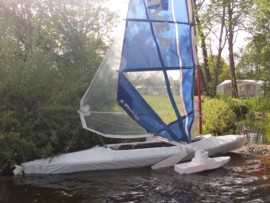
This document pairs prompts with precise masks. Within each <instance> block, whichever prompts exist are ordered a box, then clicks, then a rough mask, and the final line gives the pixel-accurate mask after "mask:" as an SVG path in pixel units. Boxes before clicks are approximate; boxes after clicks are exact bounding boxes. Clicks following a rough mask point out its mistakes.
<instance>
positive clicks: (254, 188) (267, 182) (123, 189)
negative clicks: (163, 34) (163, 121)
mask: <svg viewBox="0 0 270 203" xmlns="http://www.w3.org/2000/svg"><path fill="white" fill-rule="evenodd" d="M230 156H231V161H230V162H229V163H228V164H227V165H225V166H224V167H222V168H220V169H216V170H212V171H205V172H200V173H197V174H190V175H180V174H177V173H176V172H174V171H173V168H167V169H164V170H157V171H153V170H151V169H149V168H140V169H128V170H111V171H97V172H84V173H74V174H65V175H36V176H23V177H21V178H17V177H0V186H1V187H0V202H1V203H5V202H10V203H17V202H18V203H19V202H20V203H24V202H25V203H31V202H49V203H54V202H57V203H58V202H60V203H61V202H65V203H69V202H70V203H71V202H72V203H73V202H76V203H88V202H91V203H92V202H153V203H156V202H164V203H165V202H184V203H189V202H190V203H194V202H213V203H214V202H226V203H228V202H229V203H230V202H250V203H253V202H254V203H258V202H270V160H269V158H266V157H251V156H248V155H241V154H230Z"/></svg>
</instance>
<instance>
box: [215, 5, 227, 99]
mask: <svg viewBox="0 0 270 203" xmlns="http://www.w3.org/2000/svg"><path fill="white" fill-rule="evenodd" d="M225 3H226V0H223V11H222V19H221V26H220V34H219V39H218V40H219V42H218V54H217V58H216V65H215V69H214V78H213V94H214V95H216V93H217V85H218V75H219V72H220V60H221V53H222V50H223V48H224V44H222V38H223V32H224V27H225V10H226V6H225V5H226V4H225ZM225 41H226V40H225Z"/></svg>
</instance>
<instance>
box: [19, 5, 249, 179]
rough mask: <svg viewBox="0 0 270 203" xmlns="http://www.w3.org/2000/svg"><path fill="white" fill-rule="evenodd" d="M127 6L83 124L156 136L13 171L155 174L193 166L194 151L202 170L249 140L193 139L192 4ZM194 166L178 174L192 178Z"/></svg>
mask: <svg viewBox="0 0 270 203" xmlns="http://www.w3.org/2000/svg"><path fill="white" fill-rule="evenodd" d="M122 8H123V7H122ZM127 8H128V9H127V15H126V20H125V22H124V26H123V28H124V30H123V36H121V37H119V38H118V39H117V40H116V41H115V44H114V46H112V48H111V49H110V50H109V52H108V53H107V54H106V56H105V57H104V59H103V62H102V63H101V65H100V68H99V69H98V71H97V73H96V75H95V77H94V78H93V80H92V82H91V84H90V87H89V88H88V90H87V91H86V93H85V95H84V96H83V98H82V100H81V102H80V110H79V114H80V118H81V121H82V125H83V127H84V128H85V129H87V130H89V131H91V132H93V133H96V134H97V135H101V136H104V137H110V138H123V139H128V138H143V137H151V138H152V137H154V138H152V139H151V140H149V139H146V140H148V141H144V142H133V143H121V144H111V145H106V146H96V147H93V148H91V149H88V150H83V151H79V152H73V153H68V154H63V155H60V156H56V157H53V158H47V159H40V160H35V161H30V162H26V163H23V164H22V165H21V166H17V167H16V169H15V171H14V173H15V174H22V173H24V174H59V173H72V172H81V171H89V170H107V169H122V168H134V167H146V166H152V168H153V169H158V168H163V167H168V166H174V165H175V164H177V163H178V162H185V161H189V160H191V159H192V158H193V157H194V154H195V151H196V150H203V151H199V152H201V153H200V154H201V155H202V156H201V157H199V158H198V157H197V158H195V159H194V160H195V162H194V161H193V165H194V163H196V164H198V163H200V164H201V165H199V166H196V167H197V168H195V169H194V168H193V169H191V168H190V172H192V171H200V170H204V169H212V168H215V167H216V166H217V167H218V166H220V164H217V163H215V164H214V165H213V164H212V165H211V159H209V158H207V157H205V154H207V155H208V154H209V156H212V155H216V154H221V153H226V152H228V151H231V150H234V149H237V148H240V147H242V146H243V145H244V144H245V143H246V141H247V138H246V136H245V135H226V136H217V137H213V136H202V137H201V139H198V141H194V139H195V136H194V135H195V128H196V120H197V118H198V116H197V115H196V114H198V113H196V112H198V110H197V109H196V108H195V106H196V105H195V101H194V81H195V75H196V72H197V68H198V67H199V62H198V57H197V52H196V43H195V42H196V39H195V25H194V20H193V9H192V4H191V0H158V1H156V0H130V2H129V5H128V6H127ZM118 31H119V30H118ZM199 89H200V88H199ZM199 100H200V98H199ZM199 106H200V105H199ZM199 112H200V110H199ZM166 114H168V115H166ZM154 135H155V136H154ZM205 152H206V153H205ZM202 160H204V161H202ZM206 163H207V164H206ZM224 163H225V162H224V161H223V162H222V163H221V165H222V164H224ZM189 167H190V166H189V165H185V167H184V168H185V169H186V170H182V169H181V170H180V169H179V170H178V172H179V171H180V173H188V172H189ZM176 168H177V167H176ZM178 168H181V167H180V166H179V167H178ZM176 171H177V170H176Z"/></svg>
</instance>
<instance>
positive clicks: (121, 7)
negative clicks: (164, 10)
mask: <svg viewBox="0 0 270 203" xmlns="http://www.w3.org/2000/svg"><path fill="white" fill-rule="evenodd" d="M128 3H129V0H117V3H115V1H114V0H111V1H110V2H109V4H108V5H109V8H111V9H112V10H113V11H116V12H118V13H119V16H120V19H122V20H121V21H120V24H118V26H117V27H116V28H115V32H114V33H115V36H116V37H119V36H122V35H123V33H124V27H125V21H124V19H125V18H126V14H127V9H128ZM247 37H249V34H248V33H246V32H244V31H239V33H238V34H237V37H236V40H235V44H234V51H235V52H239V50H240V49H242V48H244V47H245V45H246V44H247V43H248V40H247ZM217 43H218V42H217V40H216V41H215V40H214V41H213V44H212V51H213V54H215V51H217V48H216V47H217ZM198 50H199V53H198V54H199V58H201V53H200V49H199V47H198ZM228 55H229V52H228V47H227V46H225V47H224V50H223V53H222V57H223V58H224V59H225V60H227V59H228ZM170 75H171V76H172V77H173V79H178V78H179V73H178V71H175V72H173V73H172V74H170Z"/></svg>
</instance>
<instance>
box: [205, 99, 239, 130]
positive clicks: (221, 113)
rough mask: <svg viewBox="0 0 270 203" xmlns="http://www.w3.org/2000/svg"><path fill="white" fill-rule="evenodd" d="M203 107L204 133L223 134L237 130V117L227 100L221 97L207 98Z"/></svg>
mask: <svg viewBox="0 0 270 203" xmlns="http://www.w3.org/2000/svg"><path fill="white" fill-rule="evenodd" d="M202 109H203V130H204V134H205V133H211V134H213V135H223V134H228V133H234V132H235V130H236V125H235V121H236V120H237V117H236V115H235V113H234V111H233V109H232V108H231V107H230V105H229V104H228V103H227V102H225V101H224V100H220V99H205V101H203V104H202Z"/></svg>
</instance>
